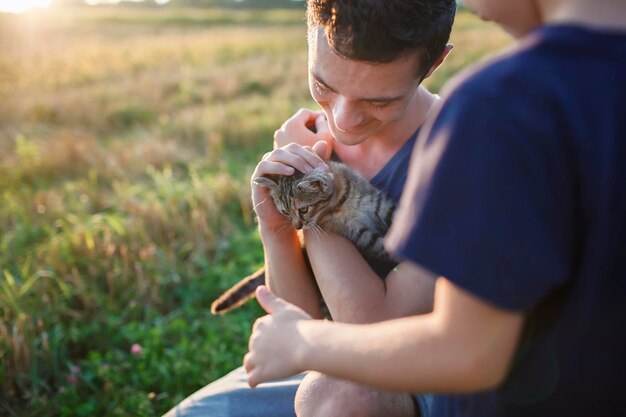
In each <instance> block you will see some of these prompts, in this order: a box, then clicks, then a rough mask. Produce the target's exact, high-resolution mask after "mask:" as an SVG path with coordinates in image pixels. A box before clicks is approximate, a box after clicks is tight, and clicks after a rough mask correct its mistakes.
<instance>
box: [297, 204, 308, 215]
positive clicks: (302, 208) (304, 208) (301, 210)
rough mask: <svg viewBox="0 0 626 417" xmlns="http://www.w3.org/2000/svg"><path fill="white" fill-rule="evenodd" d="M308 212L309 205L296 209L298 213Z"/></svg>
mask: <svg viewBox="0 0 626 417" xmlns="http://www.w3.org/2000/svg"><path fill="white" fill-rule="evenodd" d="M308 212H309V206H306V207H301V208H299V209H298V213H300V214H307V213H308Z"/></svg>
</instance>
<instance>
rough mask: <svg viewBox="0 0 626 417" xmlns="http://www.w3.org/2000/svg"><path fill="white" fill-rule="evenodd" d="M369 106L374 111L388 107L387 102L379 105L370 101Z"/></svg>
mask: <svg viewBox="0 0 626 417" xmlns="http://www.w3.org/2000/svg"><path fill="white" fill-rule="evenodd" d="M370 106H371V107H372V108H374V109H384V108H385V107H387V106H389V102H385V103H381V102H377V101H371V102H370Z"/></svg>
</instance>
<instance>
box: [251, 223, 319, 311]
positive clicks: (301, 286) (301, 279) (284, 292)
mask: <svg viewBox="0 0 626 417" xmlns="http://www.w3.org/2000/svg"><path fill="white" fill-rule="evenodd" d="M259 233H260V234H261V240H262V241H263V248H264V251H265V281H266V285H267V286H268V288H269V289H270V290H271V291H272V292H274V293H275V294H276V295H278V296H279V297H282V298H284V299H285V300H287V301H289V302H291V303H293V304H295V305H297V306H298V307H300V308H302V309H303V310H305V311H306V312H307V313H309V314H310V315H311V316H313V317H315V318H320V317H321V313H320V304H319V294H318V290H317V286H316V284H315V281H314V279H313V277H312V275H311V273H310V271H309V269H308V267H307V266H306V263H305V261H304V254H303V252H302V248H301V246H300V242H299V239H298V236H297V234H296V233H295V232H294V230H293V228H291V227H290V228H288V230H285V231H281V232H277V231H275V230H267V229H264V228H263V227H262V226H261V227H259Z"/></svg>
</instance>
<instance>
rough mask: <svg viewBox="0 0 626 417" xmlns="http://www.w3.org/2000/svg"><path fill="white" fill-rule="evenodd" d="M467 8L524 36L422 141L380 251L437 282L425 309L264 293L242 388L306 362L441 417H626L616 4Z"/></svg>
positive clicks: (624, 202)
mask: <svg viewBox="0 0 626 417" xmlns="http://www.w3.org/2000/svg"><path fill="white" fill-rule="evenodd" d="M466 3H467V4H468V5H469V6H470V7H473V8H475V9H476V11H477V13H478V14H479V15H480V16H482V17H483V18H485V19H490V20H494V21H496V22H497V23H499V24H500V25H502V26H503V27H504V28H506V29H507V30H509V31H510V32H511V33H512V34H513V35H514V36H516V37H517V38H519V39H520V43H519V46H518V48H517V49H516V50H514V51H511V52H509V53H508V54H507V55H505V56H502V57H500V58H499V59H497V60H494V61H491V62H489V63H487V64H486V65H484V66H483V67H481V68H478V69H477V70H473V71H471V72H468V73H467V74H465V76H464V77H463V78H461V79H460V80H459V81H457V82H456V83H454V84H453V85H452V86H451V87H450V88H449V89H448V90H447V91H446V93H445V98H444V99H443V103H441V106H440V108H439V111H438V112H437V114H436V118H434V119H433V120H432V121H431V122H429V123H428V124H427V126H425V128H424V131H423V135H422V136H420V141H419V143H418V145H416V150H415V153H414V156H413V160H412V166H411V173H410V181H409V183H408V185H407V191H406V192H405V194H404V196H403V199H402V203H401V207H400V212H399V214H398V216H397V218H396V219H395V222H394V226H393V227H392V231H391V234H390V236H389V238H388V242H387V245H388V247H389V248H390V249H392V251H393V252H394V253H396V254H397V255H400V256H402V257H403V258H405V259H410V260H411V261H412V262H415V263H416V264H420V265H423V266H424V267H425V268H427V269H429V270H431V271H433V272H435V273H437V274H440V275H441V276H443V277H446V278H443V277H441V278H439V279H438V280H437V284H436V290H435V307H434V310H433V312H432V313H430V314H425V315H422V316H415V317H409V318H402V319H397V320H391V321H388V322H384V323H377V324H369V325H354V324H344V323H328V322H322V321H318V320H310V317H309V315H308V314H306V313H305V312H303V311H302V310H301V309H298V308H296V307H294V306H293V305H290V304H288V303H286V302H285V301H283V300H281V299H279V298H277V297H275V296H273V295H272V294H271V293H269V292H268V291H267V289H265V288H264V287H262V288H260V289H259V290H258V291H257V298H258V299H259V302H260V303H261V305H263V306H264V308H265V309H266V310H267V311H268V312H269V313H270V314H271V316H266V317H264V318H262V319H260V320H259V321H258V322H257V323H256V324H255V330H254V332H253V335H252V336H251V339H250V353H249V354H248V355H247V356H246V358H245V367H246V369H247V371H248V373H249V381H250V384H251V386H256V385H257V384H258V383H260V382H263V381H267V380H271V379H273V378H279V377H285V376H288V375H291V374H292V373H294V372H299V371H302V370H316V371H319V372H324V373H326V374H329V375H333V376H335V377H339V378H345V379H348V380H351V381H354V382H358V383H364V384H369V385H371V386H374V387H378V388H381V389H395V390H400V391H407V390H408V391H415V392H436V393H441V394H440V395H436V396H435V397H434V404H433V415H434V416H533V417H537V416H546V417H548V416H591V415H593V416H617V415H624V410H626V388H625V385H624V383H623V375H624V374H625V373H626V361H625V360H624V357H625V355H626V326H624V323H626V304H624V302H623V300H624V297H625V296H626V142H625V141H624V138H626V122H625V119H624V116H623V109H624V105H626V78H624V77H623V74H624V73H626V3H624V2H623V1H621V0H594V1H588V0H497V1H496V0H471V1H470V0H467V1H466ZM270 341H271V343H270ZM355 341H359V342H358V343H357V342H355ZM321 399H322V397H319V396H318V397H315V398H313V400H317V401H320V400H321Z"/></svg>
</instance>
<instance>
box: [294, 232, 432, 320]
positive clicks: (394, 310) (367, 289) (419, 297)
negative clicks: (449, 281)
mask: <svg viewBox="0 0 626 417" xmlns="http://www.w3.org/2000/svg"><path fill="white" fill-rule="evenodd" d="M305 237H306V238H307V240H306V242H307V252H308V254H309V259H310V261H311V266H312V268H313V271H314V273H315V278H316V280H317V283H318V285H319V288H320V290H321V292H322V294H323V295H324V299H325V300H326V304H327V305H328V307H329V310H330V312H331V314H332V315H333V318H334V319H335V320H336V321H340V322H344V323H372V322H377V321H382V320H388V319H392V318H397V317H402V316H406V315H411V314H422V313H427V312H430V311H431V310H432V299H433V298H432V297H433V292H434V276H432V275H430V274H426V273H425V271H423V270H418V268H414V269H411V270H409V269H408V267H407V265H405V264H401V265H400V266H399V268H397V270H396V271H393V272H391V273H390V274H389V276H388V277H387V279H386V280H384V281H383V280H382V279H380V277H379V276H378V275H377V274H376V273H375V272H374V271H373V270H372V268H371V267H370V266H369V264H368V263H367V262H366V261H365V259H363V257H362V256H361V254H360V253H359V252H358V250H357V249H356V248H355V247H354V245H353V244H352V243H351V242H349V241H348V240H347V239H345V238H343V237H341V236H338V235H336V234H332V233H329V234H328V235H326V236H325V237H324V238H323V239H318V238H317V237H316V236H310V235H308V234H305ZM402 280H404V282H401V281H402Z"/></svg>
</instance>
